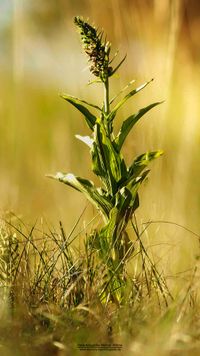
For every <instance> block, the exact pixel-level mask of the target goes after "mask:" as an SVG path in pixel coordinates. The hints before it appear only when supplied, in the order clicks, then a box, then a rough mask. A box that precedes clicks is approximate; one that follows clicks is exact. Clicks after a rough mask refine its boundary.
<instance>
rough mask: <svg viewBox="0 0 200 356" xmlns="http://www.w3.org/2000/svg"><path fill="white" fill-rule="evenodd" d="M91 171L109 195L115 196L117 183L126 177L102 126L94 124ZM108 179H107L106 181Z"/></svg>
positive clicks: (123, 164)
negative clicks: (97, 176) (98, 178)
mask: <svg viewBox="0 0 200 356" xmlns="http://www.w3.org/2000/svg"><path fill="white" fill-rule="evenodd" d="M92 160H93V171H94V172H95V173H96V174H97V175H99V176H100V177H101V178H102V179H103V180H104V181H105V179H106V181H107V183H109V186H108V187H107V188H108V189H109V190H110V193H112V195H113V194H115V193H116V191H117V185H118V182H120V181H121V179H122V178H124V175H126V166H125V163H124V160H123V158H122V157H121V155H120V154H119V153H118V152H117V151H116V150H115V148H114V145H113V144H112V142H111V140H110V138H109V137H108V136H107V135H106V132H105V130H104V128H103V126H102V125H100V124H99V123H96V125H95V129H94V144H93V150H92ZM107 177H108V179H107Z"/></svg>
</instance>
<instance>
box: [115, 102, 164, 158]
mask: <svg viewBox="0 0 200 356" xmlns="http://www.w3.org/2000/svg"><path fill="white" fill-rule="evenodd" d="M161 103H162V102H157V103H153V104H151V105H148V106H146V107H145V108H143V109H140V110H139V111H138V112H137V114H134V115H131V116H129V117H128V119H126V120H125V121H124V122H123V124H122V127H121V130H120V132H119V133H118V135H117V137H116V139H115V142H116V144H117V146H118V150H119V151H120V149H121V147H122V145H123V143H124V141H125V139H126V137H127V135H128V134H129V132H130V131H131V129H132V128H133V126H134V125H135V124H136V123H137V122H138V121H139V119H140V118H141V117H142V116H143V115H145V114H146V113H147V112H148V111H149V110H151V109H152V108H154V107H155V106H157V105H159V104H161Z"/></svg>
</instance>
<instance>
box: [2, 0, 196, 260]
mask: <svg viewBox="0 0 200 356" xmlns="http://www.w3.org/2000/svg"><path fill="white" fill-rule="evenodd" d="M75 15H82V16H84V18H85V19H89V20H90V21H91V23H93V24H96V26H97V27H98V28H100V29H101V28H104V30H105V32H106V33H107V35H108V39H109V40H110V41H111V42H112V46H113V53H114V52H115V51H116V50H117V49H119V59H120V58H122V57H123V56H124V54H127V59H126V62H125V64H124V65H123V66H122V67H121V70H120V73H119V76H118V77H115V78H113V79H112V93H113V95H114V94H115V93H117V92H118V91H119V90H120V88H122V87H123V86H125V85H126V83H127V82H128V81H130V80H132V79H135V80H136V82H135V85H136V86H139V85H140V84H142V83H143V82H145V81H146V80H149V79H151V78H154V82H153V83H152V84H151V85H150V86H148V87H147V88H146V89H145V90H144V91H142V92H140V94H138V95H137V96H135V97H134V98H133V99H132V100H130V101H129V105H128V107H127V108H126V109H121V111H120V115H118V118H117V121H116V129H117V127H119V126H120V123H121V122H122V120H123V119H125V118H126V117H127V115H129V114H130V113H133V112H134V111H136V110H137V109H138V108H140V107H144V106H146V105H148V104H150V103H151V102H154V101H160V100H165V102H164V103H163V104H162V105H161V106H159V107H157V108H155V109H153V111H152V112H150V113H149V114H147V115H146V117H144V118H143V119H142V120H141V121H140V123H139V124H138V125H137V127H136V129H135V131H134V132H133V133H131V135H130V137H129V139H128V140H127V143H126V146H125V149H124V155H125V158H126V160H127V162H131V161H132V159H133V158H134V157H135V155H138V154H140V153H143V152H145V151H147V150H150V149H153V150H155V149H164V151H165V154H164V156H163V157H161V158H160V159H159V160H157V161H155V162H154V163H153V164H152V167H151V168H152V170H151V174H150V176H149V181H148V182H147V184H146V185H145V186H144V187H143V188H142V190H141V194H140V197H141V207H140V209H139V210H138V222H139V223H143V222H145V221H149V220H153V221H172V222H175V223H177V224H183V225H184V226H187V227H188V228H190V229H191V230H193V231H195V232H197V233H198V232H199V233H200V219H199V215H200V155H199V147H200V123H199V122H200V100H199V97H200V41H199V38H200V3H199V2H198V1H195V0H162V1H160V0H107V1H99V0H81V1H80V0H57V1H54V0H40V1H39V0H35V1H33V0H29V1H27V0H26V1H25V0H10V1H6V0H0V39H1V40H0V75H1V81H0V91H1V95H0V118H1V119H0V129H1V131H0V167H1V169H0V196H1V201H0V207H1V209H2V211H13V212H14V213H15V214H17V215H20V216H21V217H23V219H26V220H27V221H34V220H35V219H38V218H40V217H45V218H46V219H47V220H48V221H50V222H51V223H52V224H54V223H55V224H58V221H59V220H62V221H63V223H64V225H65V226H66V229H67V230H70V228H71V227H72V225H73V224H74V222H75V221H76V219H77V217H78V216H79V215H80V213H81V212H82V210H83V208H84V207H85V205H86V200H85V198H84V197H82V196H81V195H80V194H79V193H77V192H75V191H73V190H71V189H70V188H68V187H67V186H64V185H62V184H59V183H57V182H56V181H53V180H49V179H48V178H46V177H45V174H46V173H55V172H57V171H63V172H73V173H74V174H76V175H80V176H83V177H87V178H89V179H94V177H93V175H92V174H91V172H90V158H89V154H88V150H87V147H86V146H85V145H84V144H82V143H81V142H79V141H77V140H76V138H75V137H74V135H75V134H77V133H79V134H81V135H85V134H88V130H87V127H86V126H85V123H84V120H83V118H82V117H81V115H79V113H78V112H76V111H75V109H73V108H72V107H70V105H69V104H67V103H66V102H64V101H63V100H62V99H61V98H60V97H59V95H58V94H59V93H60V92H66V93H69V94H72V95H75V96H79V97H81V98H84V99H86V100H87V99H88V100H90V101H93V102H97V103H100V102H101V100H102V92H101V88H100V87H98V85H97V86H96V88H95V86H94V85H92V86H88V85H87V83H88V81H89V79H91V76H90V74H89V71H88V69H87V62H86V57H85V55H84V54H83V53H82V50H81V45H80V40H79V35H78V34H77V32H76V29H75V27H74V24H73V17H74V16H75ZM93 213H94V212H93V211H91V212H90V215H92V214H93ZM86 220H87V216H86ZM148 231H149V232H150V234H149V235H150V236H151V238H152V239H153V241H154V243H155V240H156V238H157V239H158V240H159V241H160V240H162V242H163V243H168V247H167V249H166V250H165V254H167V251H168V250H173V251H175V252H172V254H171V256H175V255H176V252H177V250H176V249H174V246H175V245H176V246H178V248H180V246H182V249H183V251H182V256H186V255H187V256H190V255H193V252H194V251H195V253H196V254H198V250H197V247H198V244H197V240H196V239H195V237H193V236H192V235H191V234H189V233H187V232H186V231H184V230H182V229H181V228H178V227H177V226H174V225H170V224H165V223H161V222H160V223H155V224H152V225H151V226H150V228H149V230H148ZM183 241H184V244H183ZM158 248H160V247H158ZM173 254H174V255H173ZM172 261H173V258H172Z"/></svg>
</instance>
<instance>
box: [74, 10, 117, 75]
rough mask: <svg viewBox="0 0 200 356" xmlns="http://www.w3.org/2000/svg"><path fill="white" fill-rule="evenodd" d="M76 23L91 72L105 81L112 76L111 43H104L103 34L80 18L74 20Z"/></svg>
mask: <svg viewBox="0 0 200 356" xmlns="http://www.w3.org/2000/svg"><path fill="white" fill-rule="evenodd" d="M74 23H75V25H76V26H77V27H78V29H79V32H80V35H81V41H82V45H83V49H84V51H85V53H86V54H87V55H88V57H89V58H88V61H89V62H90V71H91V72H92V73H93V74H94V75H95V76H96V77H99V78H100V79H101V80H102V81H105V80H106V79H107V78H108V77H109V76H111V74H112V67H110V66H109V54H110V43H109V42H103V41H102V37H103V33H98V32H97V30H96V28H95V27H92V26H91V25H90V24H88V23H87V22H85V21H84V20H83V19H82V18H80V17H79V16H77V17H75V18H74Z"/></svg>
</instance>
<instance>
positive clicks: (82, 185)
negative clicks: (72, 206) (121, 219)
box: [49, 172, 112, 219]
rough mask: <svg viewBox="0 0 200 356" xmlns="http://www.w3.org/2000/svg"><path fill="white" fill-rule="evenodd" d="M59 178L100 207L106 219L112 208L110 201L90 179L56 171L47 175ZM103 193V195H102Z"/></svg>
mask: <svg viewBox="0 0 200 356" xmlns="http://www.w3.org/2000/svg"><path fill="white" fill-rule="evenodd" d="M49 177H50V178H54V179H57V180H59V181H60V182H62V183H64V184H67V185H69V186H70V187H72V188H74V189H76V190H78V191H79V192H81V193H83V194H84V195H85V196H86V198H87V199H88V200H89V201H90V202H91V203H92V204H93V205H95V207H96V208H97V209H100V210H101V212H102V213H103V215H104V217H105V218H106V219H108V217H109V213H110V210H111V209H112V204H111V202H110V201H109V200H108V199H107V198H106V196H105V194H104V192H102V191H101V189H98V188H96V187H95V186H94V184H93V182H91V181H90V180H87V179H84V178H81V177H77V176H74V174H71V173H69V174H65V173H60V172H59V173H57V174H56V175H55V176H49ZM102 194H103V195H102Z"/></svg>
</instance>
